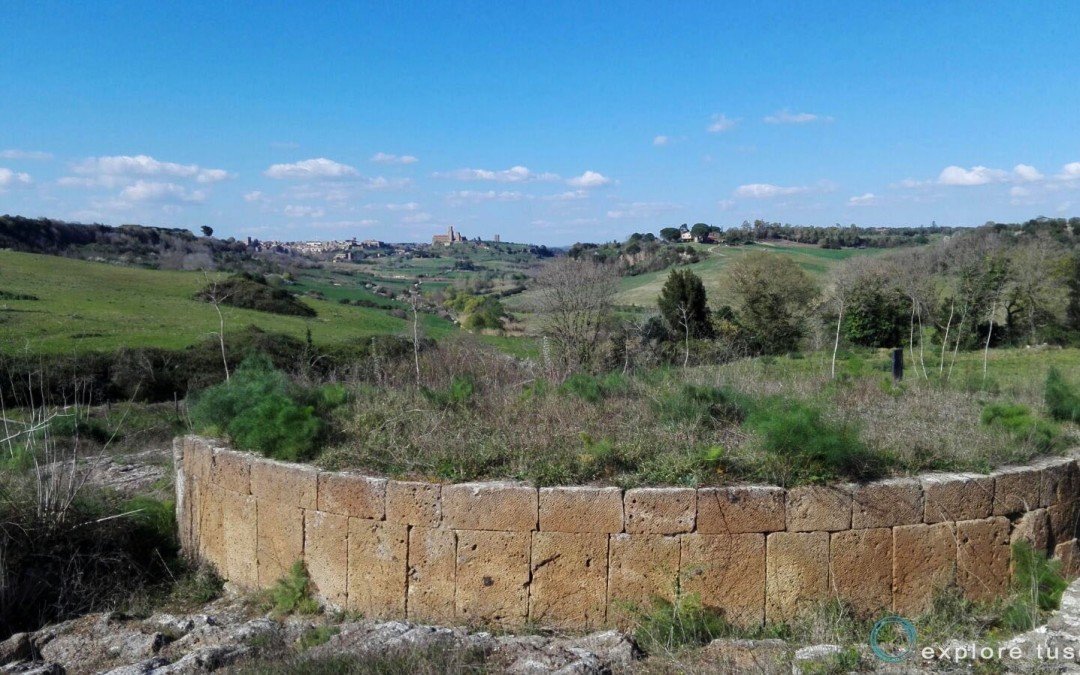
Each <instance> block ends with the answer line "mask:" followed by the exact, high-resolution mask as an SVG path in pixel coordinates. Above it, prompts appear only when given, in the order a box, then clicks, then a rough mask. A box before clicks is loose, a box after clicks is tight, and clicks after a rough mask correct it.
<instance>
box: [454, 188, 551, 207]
mask: <svg viewBox="0 0 1080 675" xmlns="http://www.w3.org/2000/svg"><path fill="white" fill-rule="evenodd" d="M526 199H532V196H531V195H527V194H525V193H523V192H517V191H511V190H503V191H502V192H496V191H495V190H487V191H486V192H484V191H479V190H457V191H455V192H451V193H449V194H447V200H448V201H449V202H450V203H451V204H454V205H460V204H464V203H466V202H471V203H474V204H477V203H480V202H520V201H522V200H526Z"/></svg>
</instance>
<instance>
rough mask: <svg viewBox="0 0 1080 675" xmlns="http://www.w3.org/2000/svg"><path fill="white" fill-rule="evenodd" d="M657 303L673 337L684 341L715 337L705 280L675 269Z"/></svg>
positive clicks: (691, 273)
mask: <svg viewBox="0 0 1080 675" xmlns="http://www.w3.org/2000/svg"><path fill="white" fill-rule="evenodd" d="M656 304H657V305H658V306H659V307H660V314H661V316H663V317H664V323H666V324H667V327H668V330H669V331H671V333H672V335H674V336H676V337H678V338H682V337H684V336H685V335H686V334H687V333H689V336H690V337H691V338H710V337H712V335H713V330H712V324H711V323H710V321H709V307H708V305H707V304H706V298H705V286H704V285H703V284H702V283H701V277H699V276H698V275H696V274H694V273H693V272H691V271H690V270H688V269H674V270H671V274H669V275H668V279H667V282H666V283H665V284H664V288H663V289H662V290H661V291H660V297H659V298H658V299H657V301H656Z"/></svg>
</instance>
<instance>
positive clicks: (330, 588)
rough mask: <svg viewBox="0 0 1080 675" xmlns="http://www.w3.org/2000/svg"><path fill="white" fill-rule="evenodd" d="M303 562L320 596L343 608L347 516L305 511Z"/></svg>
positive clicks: (346, 552)
mask: <svg viewBox="0 0 1080 675" xmlns="http://www.w3.org/2000/svg"><path fill="white" fill-rule="evenodd" d="M304 563H305V564H306V565H307V570H308V575H309V576H310V577H311V583H312V584H314V586H315V590H316V593H317V594H318V596H319V597H321V598H322V599H323V600H325V601H326V602H327V603H329V604H330V605H331V606H333V607H334V608H336V609H344V608H345V605H346V598H347V594H348V589H347V588H346V584H345V581H346V578H347V575H348V569H349V518H348V516H339V515H335V514H332V513H323V512H322V511H307V512H306V513H305V515H304Z"/></svg>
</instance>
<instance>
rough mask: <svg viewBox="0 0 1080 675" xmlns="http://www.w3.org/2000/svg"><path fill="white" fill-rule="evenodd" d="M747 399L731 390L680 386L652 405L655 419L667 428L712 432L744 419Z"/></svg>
mask: <svg viewBox="0 0 1080 675" xmlns="http://www.w3.org/2000/svg"><path fill="white" fill-rule="evenodd" d="M749 405H750V399H749V398H748V397H746V396H744V395H742V394H739V393H738V392H735V391H733V390H731V389H721V388H717V387H699V386H696V385H693V384H684V385H683V386H682V387H680V388H678V389H676V390H675V391H674V392H672V393H671V394H669V395H667V396H664V397H662V398H660V399H658V400H657V401H656V402H655V403H654V408H655V410H656V414H657V417H659V418H660V419H661V420H663V421H664V422H667V423H668V424H685V425H690V426H696V427H700V428H706V429H708V428H715V427H717V426H720V425H723V424H738V423H740V422H742V421H743V418H744V417H745V415H746V408H747V407H748V406H749Z"/></svg>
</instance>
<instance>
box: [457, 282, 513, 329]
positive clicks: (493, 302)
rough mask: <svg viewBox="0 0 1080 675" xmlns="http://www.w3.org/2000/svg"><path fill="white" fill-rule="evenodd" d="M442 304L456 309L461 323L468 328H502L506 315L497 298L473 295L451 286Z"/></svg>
mask: <svg viewBox="0 0 1080 675" xmlns="http://www.w3.org/2000/svg"><path fill="white" fill-rule="evenodd" d="M443 305H444V306H445V307H447V308H448V309H452V310H454V311H456V312H457V313H458V314H459V316H460V317H461V319H460V321H461V325H462V326H464V327H465V328H466V329H468V330H483V329H491V330H502V329H503V321H504V319H506V317H507V313H506V308H505V307H503V304H502V303H501V302H499V300H498V298H495V297H493V296H490V295H473V294H471V293H468V292H465V291H459V290H457V289H455V288H454V287H452V286H451V287H450V288H448V289H447V290H446V300H445V301H443Z"/></svg>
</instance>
